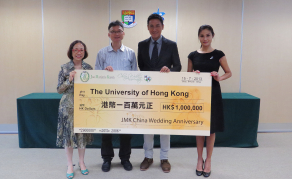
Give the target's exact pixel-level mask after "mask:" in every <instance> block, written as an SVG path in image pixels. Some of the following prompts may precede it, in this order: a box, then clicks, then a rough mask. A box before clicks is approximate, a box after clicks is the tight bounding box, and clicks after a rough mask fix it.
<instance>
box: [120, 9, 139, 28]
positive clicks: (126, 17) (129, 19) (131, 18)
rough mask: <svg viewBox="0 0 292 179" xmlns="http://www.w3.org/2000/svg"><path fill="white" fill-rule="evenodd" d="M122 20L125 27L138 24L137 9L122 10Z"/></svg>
mask: <svg viewBox="0 0 292 179" xmlns="http://www.w3.org/2000/svg"><path fill="white" fill-rule="evenodd" d="M122 21H123V24H124V27H125V28H131V27H134V26H136V25H137V22H135V10H122Z"/></svg>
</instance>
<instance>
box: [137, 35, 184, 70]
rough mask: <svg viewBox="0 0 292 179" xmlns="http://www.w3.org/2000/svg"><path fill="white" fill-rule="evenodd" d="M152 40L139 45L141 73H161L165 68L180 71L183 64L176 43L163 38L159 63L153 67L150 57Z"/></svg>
mask: <svg viewBox="0 0 292 179" xmlns="http://www.w3.org/2000/svg"><path fill="white" fill-rule="evenodd" d="M150 41H151V38H149V39H146V40H143V41H141V42H139V44H138V66H139V68H140V70H141V71H160V70H161V68H162V67H163V66H167V67H168V68H169V69H170V71H178V72H179V71H180V70H181V64H180V59H179V55H178V50H177V45H176V43H175V42H173V41H171V40H168V39H166V38H164V37H163V36H162V46H161V49H160V53H159V56H158V62H157V63H156V65H155V66H154V67H152V66H151V62H150V57H149V45H150Z"/></svg>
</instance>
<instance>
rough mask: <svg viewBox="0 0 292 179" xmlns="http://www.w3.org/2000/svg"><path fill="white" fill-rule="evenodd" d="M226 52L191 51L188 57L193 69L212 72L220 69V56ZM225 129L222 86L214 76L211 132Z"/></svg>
mask: <svg viewBox="0 0 292 179" xmlns="http://www.w3.org/2000/svg"><path fill="white" fill-rule="evenodd" d="M223 56H225V54H224V53H223V52H222V51H220V50H216V49H215V50H214V51H212V52H210V53H199V52H197V51H194V52H191V53H190V54H189V56H188V58H189V59H190V60H191V61H192V63H193V69H194V70H195V71H196V70H199V71H200V72H212V71H217V72H218V70H219V67H220V62H219V60H220V58H221V57H223ZM223 131H224V116H223V103H222V95H221V88H220V84H219V82H218V81H216V80H214V78H212V96H211V133H215V132H223Z"/></svg>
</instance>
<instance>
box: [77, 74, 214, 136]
mask: <svg viewBox="0 0 292 179" xmlns="http://www.w3.org/2000/svg"><path fill="white" fill-rule="evenodd" d="M76 72H77V73H76V75H75V79H74V132H75V133H132V134H175V135H204V136H209V135H210V110H211V80H212V77H211V76H210V73H199V74H197V73H187V72H170V73H159V72H150V71H134V72H133V71H114V72H109V71H105V70H103V71H100V70H88V71H84V70H76Z"/></svg>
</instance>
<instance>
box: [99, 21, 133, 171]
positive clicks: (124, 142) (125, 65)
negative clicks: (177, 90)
mask: <svg viewBox="0 0 292 179" xmlns="http://www.w3.org/2000/svg"><path fill="white" fill-rule="evenodd" d="M124 35H125V32H124V26H123V24H122V23H121V22H120V21H118V20H117V21H113V22H111V23H110V24H109V26H108V37H109V38H110V39H111V41H112V43H111V45H109V46H107V47H104V48H102V49H101V50H100V51H99V52H98V54H97V57H96V62H95V70H108V71H113V70H124V71H137V61H136V56H135V52H134V51H133V50H132V49H130V48H129V47H126V46H124V45H123V44H122V40H123V38H124ZM101 136H102V145H101V156H102V158H103V164H102V167H101V169H102V171H104V172H108V171H109V170H110V168H111V161H112V159H113V157H114V150H113V146H112V134H102V135H101ZM119 136H120V151H119V157H120V159H121V164H122V165H123V167H124V169H125V170H127V171H130V170H132V168H133V167H132V164H131V162H130V160H129V159H130V155H131V138H132V136H131V134H120V135H119Z"/></svg>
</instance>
